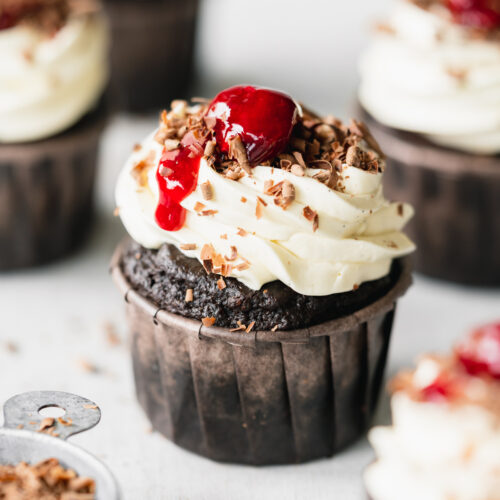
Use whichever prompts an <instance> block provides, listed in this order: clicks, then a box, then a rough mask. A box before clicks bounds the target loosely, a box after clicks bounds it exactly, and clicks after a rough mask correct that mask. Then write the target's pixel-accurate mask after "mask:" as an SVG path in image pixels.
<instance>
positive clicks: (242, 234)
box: [236, 227, 248, 236]
mask: <svg viewBox="0 0 500 500" xmlns="http://www.w3.org/2000/svg"><path fill="white" fill-rule="evenodd" d="M236 234H237V235H238V236H247V235H248V233H247V232H246V231H245V230H244V229H243V228H241V227H239V228H238V231H237V232H236Z"/></svg>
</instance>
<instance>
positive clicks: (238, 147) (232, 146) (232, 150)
mask: <svg viewBox="0 0 500 500" xmlns="http://www.w3.org/2000/svg"><path fill="white" fill-rule="evenodd" d="M229 157H230V158H233V159H235V160H236V161H237V162H238V165H239V166H240V167H241V168H242V169H243V170H244V171H245V172H246V173H247V174H248V175H252V169H251V167H250V163H249V161H248V156H247V151H246V149H245V145H244V144H243V141H242V140H241V137H240V136H239V135H236V136H234V137H233V138H232V139H230V140H229Z"/></svg>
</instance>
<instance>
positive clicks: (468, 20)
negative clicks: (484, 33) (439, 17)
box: [448, 0, 500, 30]
mask: <svg viewBox="0 0 500 500" xmlns="http://www.w3.org/2000/svg"><path fill="white" fill-rule="evenodd" d="M448 8H449V9H450V11H451V13H452V15H453V19H454V21H455V22H456V23H458V24H462V25H464V26H470V27H472V28H482V29H487V30H491V29H495V28H500V2H499V1H498V0H448Z"/></svg>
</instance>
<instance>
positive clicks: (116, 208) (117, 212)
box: [113, 207, 120, 217]
mask: <svg viewBox="0 0 500 500" xmlns="http://www.w3.org/2000/svg"><path fill="white" fill-rule="evenodd" d="M119 215H120V207H115V209H114V210H113V216H114V217H118V216H119Z"/></svg>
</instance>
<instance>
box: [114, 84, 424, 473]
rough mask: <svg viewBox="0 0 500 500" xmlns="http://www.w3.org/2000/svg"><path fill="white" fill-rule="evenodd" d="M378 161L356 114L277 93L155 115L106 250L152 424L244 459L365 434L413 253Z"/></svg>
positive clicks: (406, 209)
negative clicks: (113, 244) (120, 235)
mask: <svg viewBox="0 0 500 500" xmlns="http://www.w3.org/2000/svg"><path fill="white" fill-rule="evenodd" d="M384 166H385V162H384V159H383V155H382V153H381V152H380V150H379V148H378V145H377V143H376V142H375V141H374V140H373V138H372V137H371V135H370V134H369V132H368V130H367V129H366V127H365V126H364V125H363V124H362V123H360V122H356V121H353V122H352V123H351V124H350V126H345V125H343V124H342V123H341V122H340V121H339V120H336V119H334V118H332V117H329V118H326V119H324V120H322V119H320V118H319V117H317V116H316V115H313V114H312V113H310V112H308V111H306V110H305V109H303V108H301V106H299V105H298V104H297V103H295V102H294V101H293V100H292V99H291V98H290V97H288V96H287V95H285V94H282V93H280V92H277V91H272V90H267V89H261V88H256V87H251V86H239V87H233V88H231V89H228V90H226V91H223V92H221V93H220V94H219V95H218V96H217V97H216V98H215V99H214V100H213V101H212V102H211V103H208V102H202V103H197V104H192V105H189V104H188V103H186V102H185V101H174V102H173V103H172V107H171V110H170V111H169V112H167V111H164V112H163V113H162V115H161V121H160V126H159V128H158V129H157V130H156V131H155V132H153V133H152V134H151V135H150V136H149V137H148V138H147V139H146V140H145V141H144V142H143V143H142V144H141V145H140V146H138V147H136V148H135V150H134V153H133V154H132V156H131V158H130V160H129V161H128V162H127V164H126V165H125V167H124V169H123V171H122V173H121V175H120V178H119V180H118V185H117V206H118V210H119V214H120V216H121V219H122V221H123V223H124V225H125V227H126V228H127V230H128V232H129V233H130V235H131V236H132V238H133V239H134V240H135V241H130V240H127V241H125V242H123V243H122V244H121V245H120V247H119V248H118V249H117V251H116V254H115V256H114V258H113V262H112V274H113V277H114V279H115V281H116V282H117V284H118V286H119V288H120V290H121V292H122V293H123V295H124V297H125V299H126V302H127V310H128V317H129V320H130V325H131V330H132V356H133V361H134V374H135V380H136V389H137V396H138V399H139V401H140V403H141V405H142V406H143V408H144V410H145V411H146V413H147V415H148V417H149V418H150V420H151V422H152V424H153V426H154V428H155V429H157V430H158V431H159V432H161V433H163V434H164V435H165V436H167V437H168V438H169V439H171V440H173V441H174V442H175V443H177V444H179V445H180V446H183V447H185V448H187V449H189V450H192V451H194V452H196V453H199V454H202V455H205V456H207V457H210V458H212V459H215V460H221V461H227V462H240V463H249V464H271V463H293V462H302V461H306V460H311V459H314V458H318V457H324V456H330V455H332V454H333V453H335V452H336V451H337V450H339V449H341V448H343V447H344V446H346V445H347V444H348V443H350V442H352V441H353V440H354V439H356V438H357V437H358V436H359V435H360V434H361V433H362V432H363V430H364V429H365V426H366V425H367V423H368V422H369V419H370V416H371V413H372V411H373V409H374V406H375V403H376V400H377V395H378V391H379V387H380V383H381V380H382V375H383V371H384V365H385V358H386V355H387V349H388V344H389V337H390V332H391V326H392V320H393V316H394V309H395V303H396V301H397V299H398V298H399V297H400V296H401V295H402V294H403V293H404V292H405V291H406V289H407V287H408V286H409V284H410V280H411V278H410V265H409V262H408V257H406V256H407V255H408V254H409V253H411V252H412V251H413V249H414V246H413V244H412V243H411V242H410V241H409V240H408V239H407V238H406V236H404V235H403V234H402V233H401V232H400V230H401V229H402V227H403V226H404V225H405V223H406V222H407V221H408V219H409V218H410V217H411V215H412V213H413V211H412V209H411V207H410V206H408V205H405V204H401V203H389V202H387V201H386V200H385V198H384V197H383V194H382V187H381V181H382V175H383V170H384Z"/></svg>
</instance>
